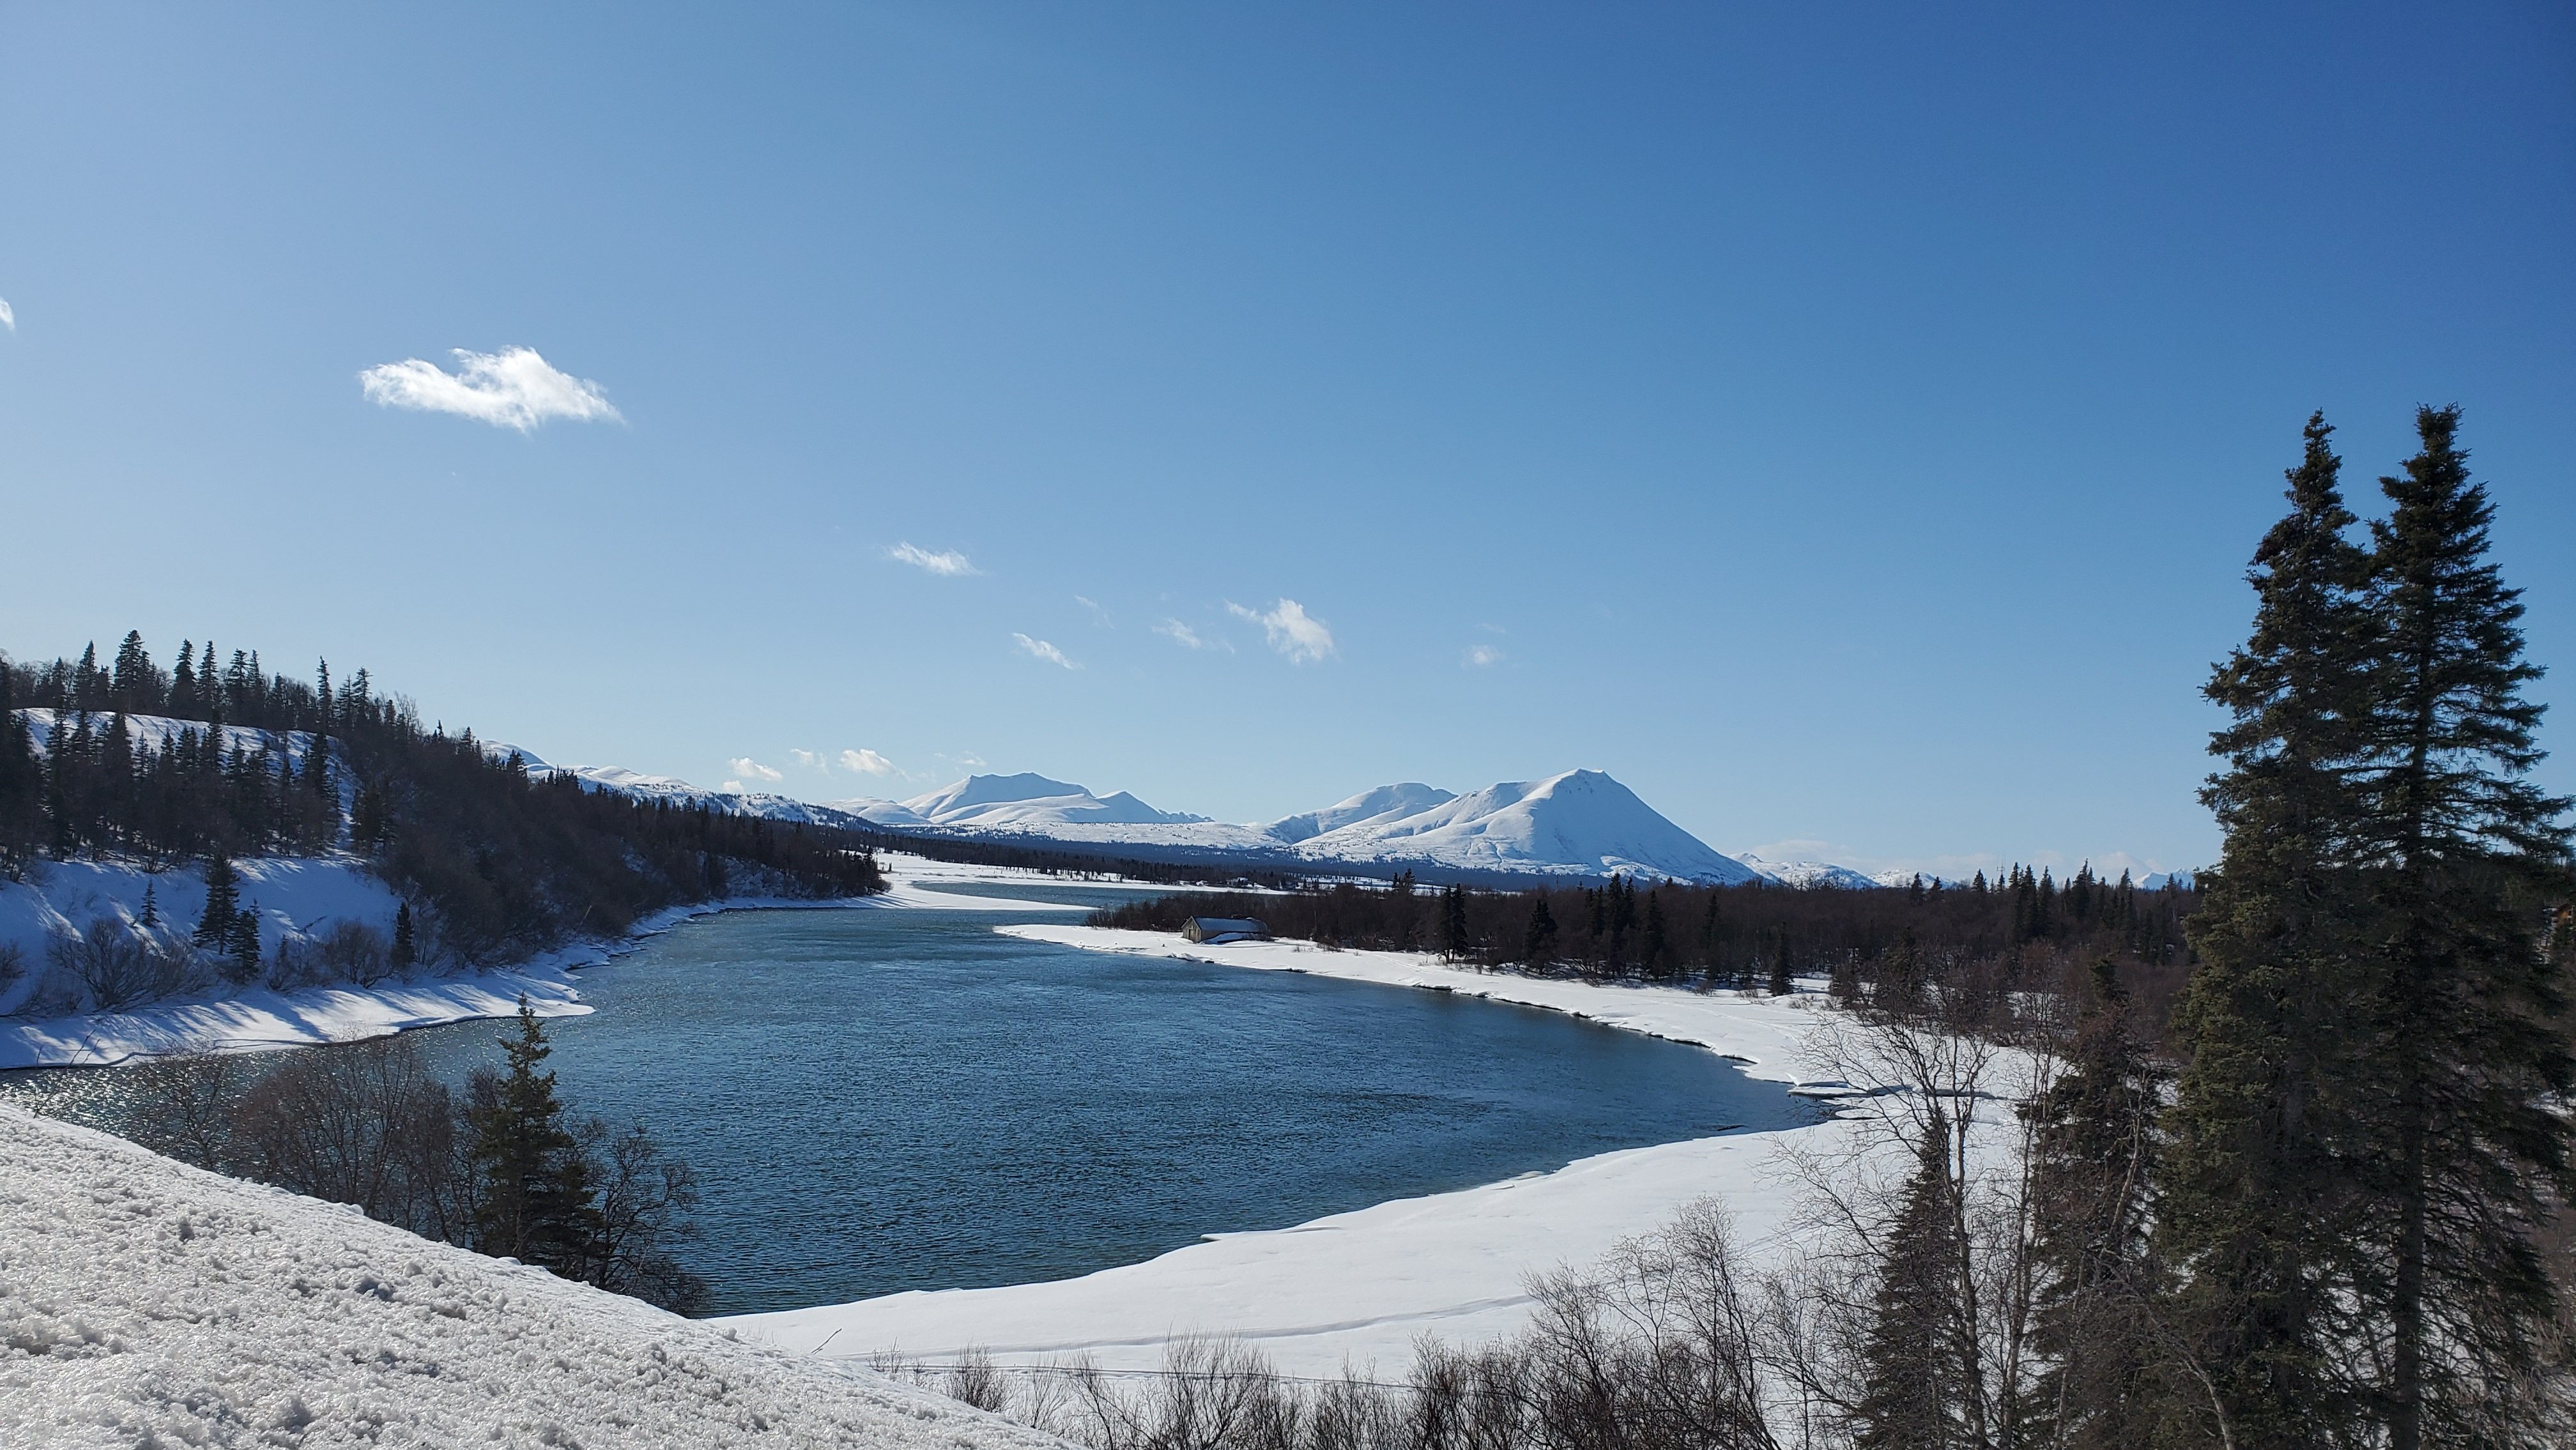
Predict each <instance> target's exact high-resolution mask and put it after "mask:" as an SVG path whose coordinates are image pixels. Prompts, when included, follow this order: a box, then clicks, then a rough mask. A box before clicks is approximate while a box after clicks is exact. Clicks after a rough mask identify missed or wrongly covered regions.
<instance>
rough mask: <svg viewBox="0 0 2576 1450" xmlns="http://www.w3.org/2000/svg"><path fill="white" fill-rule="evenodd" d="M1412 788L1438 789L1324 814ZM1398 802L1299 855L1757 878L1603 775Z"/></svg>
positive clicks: (1311, 840) (1315, 840)
mask: <svg viewBox="0 0 2576 1450" xmlns="http://www.w3.org/2000/svg"><path fill="white" fill-rule="evenodd" d="M1409 789H1428V788H1427V787H1412V786H1387V787H1384V788H1383V789H1382V790H1380V791H1372V792H1370V793H1369V794H1368V795H1364V796H1355V797H1353V798H1352V799H1351V800H1350V801H1346V802H1344V803H1343V804H1342V805H1341V806H1336V807H1334V808H1333V811H1329V812H1318V813H1317V814H1318V816H1330V815H1332V814H1334V813H1336V812H1340V811H1342V810H1344V809H1345V808H1348V809H1352V810H1363V809H1364V808H1365V807H1366V806H1367V805H1368V804H1369V803H1370V800H1371V797H1373V796H1376V797H1387V794H1388V793H1389V792H1398V791H1404V790H1409ZM1439 794H1445V793H1439ZM1388 800H1389V803H1388V804H1386V806H1385V808H1384V809H1382V810H1379V811H1377V812H1374V813H1368V814H1362V815H1359V816H1358V817H1357V818H1355V819H1353V820H1351V821H1350V822H1349V823H1348V824H1346V825H1342V826H1339V827H1336V828H1334V829H1332V830H1327V831H1323V832H1321V833H1319V834H1317V835H1314V836H1311V837H1308V838H1307V839H1305V840H1302V841H1298V842H1296V843H1294V849H1295V851H1296V853H1297V854H1298V855H1299V856H1302V857H1306V858H1308V859H1310V860H1316V861H1343V862H1351V863H1354V864H1370V865H1388V866H1404V865H1408V864H1420V865H1427V866H1446V867H1449V868H1452V869H1455V870H1465V871H1496V872H1511V873H1515V874H1521V873H1526V874H1532V875H1565V876H1608V875H1611V874H1613V873H1634V874H1639V875H1646V876H1661V877H1665V878H1668V879H1671V880H1676V881H1706V882H1719V883H1728V884H1732V883H1735V882H1741V881H1750V880H1753V879H1754V873H1753V872H1752V871H1751V870H1750V869H1748V868H1747V867H1745V866H1744V865H1743V863H1741V862H1739V861H1737V860H1735V859H1734V858H1732V857H1729V856H1722V855H1720V854H1718V853H1717V852H1716V851H1714V850H1711V849H1710V848H1709V847H1708V845H1707V844H1706V843H1705V842H1703V841H1701V840H1700V839H1699V838H1698V837H1697V836H1694V835H1692V834H1691V833H1690V832H1688V831H1685V830H1683V829H1682V828H1681V827H1679V826H1676V825H1674V824H1673V823H1672V822H1671V821H1669V820H1666V819H1665V818H1664V817H1663V816H1662V814H1660V813H1659V812H1657V811H1656V810H1655V808H1654V807H1652V806H1650V805H1647V804H1646V803H1645V802H1644V801H1642V800H1639V799H1638V798H1637V794H1636V792H1634V791H1632V790H1630V789H1628V788H1627V787H1626V786H1624V785H1621V784H1620V783H1619V782H1617V781H1615V780H1612V779H1611V778H1610V777H1609V776H1607V775H1605V774H1603V773H1601V772H1600V771H1597V770H1569V771H1566V772H1564V773H1563V774H1561V775H1552V776H1549V777H1548V778H1546V779H1545V780H1534V781H1506V782H1504V783H1503V784H1500V785H1489V786H1487V787H1485V788H1484V789H1483V790H1480V791H1476V792H1474V793H1473V794H1470V795H1463V796H1451V797H1449V798H1448V799H1445V800H1441V801H1438V802H1436V803H1435V804H1433V805H1431V806H1429V807H1428V808H1426V809H1423V810H1419V811H1415V812H1413V813H1412V814H1410V815H1395V814H1393V813H1394V812H1395V811H1396V810H1398V809H1400V803H1398V802H1395V801H1394V800H1393V799H1392V798H1391V797H1389V798H1388ZM1290 819H1291V820H1303V819H1305V818H1303V817H1291V818H1290Z"/></svg>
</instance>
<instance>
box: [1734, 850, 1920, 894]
mask: <svg viewBox="0 0 2576 1450" xmlns="http://www.w3.org/2000/svg"><path fill="white" fill-rule="evenodd" d="M1735 859H1736V860H1738V861H1741V862H1743V863H1744V864H1745V865H1747V866H1750V867H1752V868H1753V870H1754V871H1755V872H1756V873H1757V874H1759V875H1760V876H1761V877H1762V878H1763V879H1764V880H1766V881H1776V882H1778V883H1780V884H1781V885H1783V886H1795V887H1797V888H1798V889H1799V890H1801V891H1805V890H1812V889H1815V888H1819V887H1823V888H1830V889H1833V890H1840V891H1859V890H1876V889H1877V888H1879V887H1881V886H1886V885H1889V884H1891V883H1889V882H1885V881H1881V880H1879V879H1878V878H1877V877H1875V876H1870V875H1868V874H1866V873H1863V872H1860V871H1855V870H1853V869H1852V868H1851V867H1849V866H1837V865H1834V864H1833V863H1832V862H1830V861H1773V860H1769V859H1767V858H1765V857H1761V856H1757V855H1755V854H1753V853H1752V852H1750V851H1738V852H1736V853H1735ZM1912 875H1913V873H1912V872H1907V873H1906V877H1905V879H1911V878H1912ZM1893 884H1897V885H1902V884H1904V883H1903V880H1900V881H1898V882H1896V883H1893Z"/></svg>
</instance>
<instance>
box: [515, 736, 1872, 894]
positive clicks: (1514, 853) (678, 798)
mask: <svg viewBox="0 0 2576 1450" xmlns="http://www.w3.org/2000/svg"><path fill="white" fill-rule="evenodd" d="M490 748H491V749H493V750H494V751H495V753H499V754H506V753H508V751H509V750H510V749H511V748H512V747H509V746H505V745H494V746H492V747H490ZM518 753H519V755H520V756H521V757H522V758H523V759H524V760H525V761H526V762H527V765H528V769H529V770H530V771H531V772H533V773H553V774H565V775H571V776H573V777H575V778H576V779H578V780H580V781H581V782H582V784H583V785H584V786H585V787H587V788H589V789H592V790H609V791H615V792H618V793H619V794H622V795H630V796H634V797H637V798H639V799H644V800H667V801H669V802H671V803H672V804H674V805H681V806H691V807H695V806H705V807H706V808H708V809H710V810H720V811H732V812H736V813H739V814H743V815H753V816H761V817H765V818H767V819H770V820H780V821H804V822H807V823H810V824H815V825H826V826H844V827H862V828H864V827H874V828H877V829H881V830H891V831H899V832H900V831H912V832H922V833H929V834H938V835H957V836H974V837H987V838H990V837H1002V838H1008V839H1013V840H1019V841H1026V842H1029V843H1031V844H1045V843H1056V844H1061V845H1071V846H1099V847H1122V848H1127V849H1132V850H1138V851H1144V852H1147V853H1151V854H1155V855H1159V856H1169V855H1172V854H1175V853H1185V854H1188V855H1191V856H1211V855H1213V856H1227V855H1240V856H1245V857H1248V858H1253V859H1256V860H1261V861H1265V862H1268V863H1270V864H1286V863H1291V862H1294V863H1300V864H1304V865H1311V866H1316V867H1324V868H1330V867H1333V866H1348V867H1352V868H1355V869H1359V870H1364V871H1370V872H1387V871H1397V870H1402V869H1405V868H1407V867H1411V868H1414V869H1417V870H1430V871H1435V872H1436V871H1441V870H1448V871H1457V872H1475V873H1479V874H1488V875H1508V876H1580V877H1602V876H1609V875H1612V874H1624V875H1642V876H1650V877H1660V878H1663V879H1666V880H1673V881H1691V882H1712V883H1720V884H1736V883H1741V882H1747V881H1772V882H1777V883H1779V884H1781V885H1785V886H1797V887H1813V886H1830V887H1865V886H1875V885H1879V884H1881V883H1878V882H1874V881H1872V880H1871V879H1870V878H1869V877H1867V876H1864V875H1862V874H1861V873H1860V872H1857V871H1854V870H1852V869H1850V868H1849V867H1844V866H1834V865H1827V864H1823V863H1818V862H1773V861H1764V860H1761V859H1759V858H1757V857H1752V856H1745V857H1742V858H1737V857H1732V856H1728V855H1725V854H1722V853H1721V852H1718V851H1716V850H1714V849H1712V848H1711V847H1710V846H1709V845H1708V844H1707V843H1706V842H1704V841H1701V840H1700V839H1699V838H1698V837H1696V836H1693V835H1692V834H1691V833H1690V832H1688V831H1685V830H1683V829H1682V828H1681V827H1679V826H1677V825H1675V824H1673V823H1672V822H1671V821H1670V820H1668V819H1666V818H1665V817H1664V815H1663V814H1662V813H1661V812H1658V811H1657V810H1655V808H1654V807H1652V806H1649V805H1647V804H1646V803H1645V802H1644V801H1643V800H1640V799H1638V797H1637V794H1636V792H1634V791H1631V790H1630V789H1628V788H1627V787H1626V786H1624V785H1621V784H1620V783H1619V782H1618V781H1616V780H1613V779H1611V778H1610V777H1609V776H1608V775H1606V774H1604V773H1602V772H1600V771H1597V770H1569V771H1565V772H1562V773H1560V774H1557V775H1552V776H1548V777H1546V778H1545V779H1541V780H1533V781H1505V782H1502V783H1500V784H1497V785H1490V786H1487V787H1485V788H1484V789H1483V790H1479V791H1474V792H1471V793H1469V794H1467V795H1463V796H1462V795H1456V794H1453V793H1451V792H1449V791H1446V790H1442V789H1441V788H1439V787H1438V786H1433V785H1425V784H1423V783H1422V782H1420V781H1402V782H1398V783H1396V784H1393V785H1382V786H1379V787H1377V788H1376V789H1374V790H1367V791H1362V792H1361V793H1359V794H1358V795H1355V796H1352V797H1350V798H1349V799H1347V800H1344V801H1340V802H1337V803H1336V804H1333V805H1330V806H1327V807H1325V808H1323V809H1322V810H1315V811H1304V812H1300V813H1298V814H1296V815H1291V816H1283V817H1281V818H1280V819H1278V820H1275V821H1270V822H1267V823H1254V824H1251V825H1228V824H1226V823H1224V822H1221V821H1213V820H1210V819H1208V818H1207V817H1205V816H1194V815H1187V814H1184V813H1181V812H1178V811H1165V810H1158V809H1156V808H1155V807H1153V806H1150V805H1148V804H1146V803H1145V802H1143V801H1141V800H1138V799H1137V798H1136V797H1135V796H1133V795H1131V794H1129V793H1127V792H1126V791H1118V792H1116V793H1114V794H1111V795H1107V796H1101V795H1095V794H1093V793H1092V792H1091V791H1090V790H1089V789H1088V788H1086V787H1084V786H1081V785H1077V784H1074V783H1072V782H1070V781H1062V780H1055V779H1052V778H1050V777H1047V776H1043V775H1037V774H1033V773H1024V774H1019V775H970V776H968V777H966V778H965V779H964V780H960V781H958V782H956V783H954V784H952V785H949V786H946V787H944V788H942V789H939V790H935V791H931V792H929V793H927V794H924V795H918V796H914V797H912V798H910V799H908V800H902V801H891V800H878V799H874V798H870V797H857V798H853V799H849V800H835V801H826V802H821V803H816V802H810V801H801V800H797V799H794V798H792V797H789V796H783V795H771V794H763V793H758V792H735V791H712V790H705V789H701V788H700V787H697V786H693V785H691V784H689V783H688V782H686V781H682V780H674V779H672V778H671V777H669V776H659V775H643V774H639V773H637V772H635V771H631V770H622V769H618V768H616V767H614V766H566V765H556V764H553V763H551V762H548V761H546V760H543V759H541V758H540V757H538V756H536V755H535V754H533V753H531V752H529V751H527V750H525V749H521V750H520V751H519V752H518Z"/></svg>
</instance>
